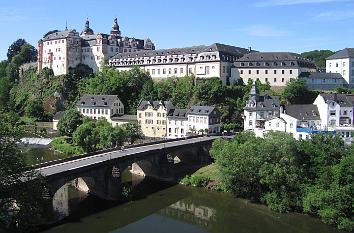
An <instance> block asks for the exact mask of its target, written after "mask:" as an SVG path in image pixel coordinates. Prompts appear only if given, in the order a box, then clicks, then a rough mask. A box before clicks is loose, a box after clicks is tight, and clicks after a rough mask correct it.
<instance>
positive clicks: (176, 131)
mask: <svg viewBox="0 0 354 233" xmlns="http://www.w3.org/2000/svg"><path fill="white" fill-rule="evenodd" d="M168 133H172V128H168ZM174 133H175V134H176V133H177V134H178V128H175V130H174ZM180 133H181V134H184V129H183V128H181V129H180ZM170 136H171V135H170ZM176 137H177V136H176Z"/></svg>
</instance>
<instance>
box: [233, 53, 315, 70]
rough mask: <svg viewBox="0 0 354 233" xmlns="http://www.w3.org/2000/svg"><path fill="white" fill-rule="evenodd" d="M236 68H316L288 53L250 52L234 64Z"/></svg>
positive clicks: (309, 62) (298, 56)
mask: <svg viewBox="0 0 354 233" xmlns="http://www.w3.org/2000/svg"><path fill="white" fill-rule="evenodd" d="M235 66H236V67H237V68H246V67H252V68H257V67H259V68H260V67H262V68H270V67H284V68H286V67H310V68H316V65H315V63H313V62H312V61H310V60H308V59H305V58H303V57H301V55H300V54H297V53H290V52H252V53H249V54H246V55H244V56H243V57H241V58H240V59H237V61H236V62H235Z"/></svg>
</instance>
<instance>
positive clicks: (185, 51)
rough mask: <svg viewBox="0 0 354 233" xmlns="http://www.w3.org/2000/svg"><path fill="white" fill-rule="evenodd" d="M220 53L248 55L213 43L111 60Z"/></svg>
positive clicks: (234, 48) (243, 50)
mask: <svg viewBox="0 0 354 233" xmlns="http://www.w3.org/2000/svg"><path fill="white" fill-rule="evenodd" d="M215 51H218V52H222V53H226V54H231V55H236V56H243V55H244V54H246V53H248V49H245V48H240V47H235V46H231V45H225V44H220V43H214V44H212V45H209V46H206V45H199V46H192V47H185V48H172V49H160V50H151V51H137V52H131V53H123V54H116V55H115V56H113V57H112V58H111V59H121V58H136V57H154V56H166V55H181V54H198V53H202V52H215Z"/></svg>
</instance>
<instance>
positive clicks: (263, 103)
mask: <svg viewBox="0 0 354 233" xmlns="http://www.w3.org/2000/svg"><path fill="white" fill-rule="evenodd" d="M251 102H252V100H248V101H247V103H246V107H245V108H244V109H246V110H255V111H257V110H260V111H267V110H274V109H275V110H279V107H280V100H279V96H270V95H260V96H258V100H257V101H256V102H255V103H254V102H253V103H252V104H255V106H250V104H251Z"/></svg>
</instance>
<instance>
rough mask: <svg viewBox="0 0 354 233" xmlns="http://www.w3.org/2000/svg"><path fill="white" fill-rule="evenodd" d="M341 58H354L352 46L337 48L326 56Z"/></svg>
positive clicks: (329, 58)
mask: <svg viewBox="0 0 354 233" xmlns="http://www.w3.org/2000/svg"><path fill="white" fill-rule="evenodd" d="M343 58H354V48H345V49H342V50H339V51H338V52H336V53H335V54H333V55H332V56H329V57H327V60H333V59H343Z"/></svg>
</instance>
